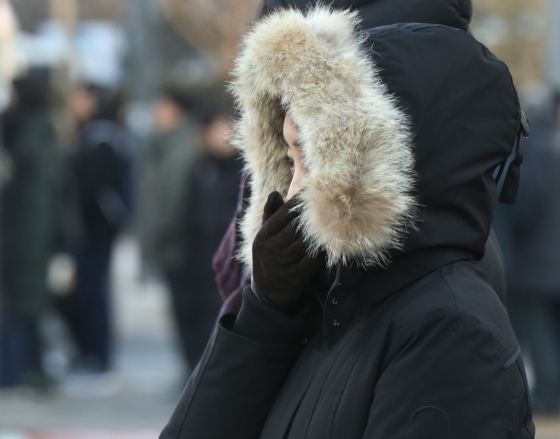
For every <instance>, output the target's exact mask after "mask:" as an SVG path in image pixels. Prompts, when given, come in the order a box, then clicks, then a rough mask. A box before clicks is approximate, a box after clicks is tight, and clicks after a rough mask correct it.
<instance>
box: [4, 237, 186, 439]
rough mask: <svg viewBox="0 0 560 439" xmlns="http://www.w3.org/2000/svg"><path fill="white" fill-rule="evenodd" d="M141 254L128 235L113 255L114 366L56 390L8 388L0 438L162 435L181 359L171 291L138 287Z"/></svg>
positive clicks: (89, 438)
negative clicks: (171, 313)
mask: <svg viewBox="0 0 560 439" xmlns="http://www.w3.org/2000/svg"><path fill="white" fill-rule="evenodd" d="M137 252H138V250H137V246H136V245H135V242H134V241H131V240H128V239H124V240H121V241H119V243H118V244H117V247H116V251H115V254H114V260H113V266H112V272H113V273H118V277H117V278H115V277H113V285H114V287H113V290H114V292H115V293H114V302H115V312H116V324H117V328H116V331H117V337H116V346H115V353H116V358H115V369H114V371H113V372H108V373H105V374H102V375H101V376H95V377H75V376H74V377H69V378H67V379H66V380H65V381H64V383H63V385H62V386H61V387H60V389H58V390H56V391H54V392H53V393H45V394H37V393H36V392H34V391H31V390H28V389H16V390H3V391H2V392H1V393H0V438H1V439H24V438H28V437H31V438H41V439H73V438H76V439H77V438H80V439H81V438H87V439H96V438H105V439H110V438H119V439H126V438H135V439H144V438H145V439H148V438H157V436H158V434H159V432H160V431H161V429H162V428H163V426H164V425H165V423H166V422H167V420H168V418H169V416H170V414H171V412H172V410H173V408H174V406H175V404H176V402H177V399H178V397H179V395H180V391H181V388H182V383H181V382H180V380H181V377H180V358H179V354H178V352H177V349H176V347H175V344H174V336H173V334H172V328H171V326H170V323H171V322H172V320H171V319H170V318H169V317H168V315H167V314H168V304H167V302H166V298H167V297H166V294H165V293H166V292H165V290H164V289H163V288H162V287H160V286H159V285H157V284H151V285H149V284H148V285H147V286H144V287H142V286H140V284H139V278H138V268H139V267H138V253H137ZM33 431H37V432H38V433H36V434H32V432H33ZM39 432H40V433H39Z"/></svg>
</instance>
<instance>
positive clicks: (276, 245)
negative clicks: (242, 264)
mask: <svg viewBox="0 0 560 439" xmlns="http://www.w3.org/2000/svg"><path fill="white" fill-rule="evenodd" d="M296 205H297V199H296V198H295V197H294V198H292V199H290V200H289V201H288V202H286V203H284V200H282V196H281V195H280V193H278V192H273V193H271V194H270V195H269V196H268V200H267V203H266V205H265V207H264V214H263V225H262V228H261V229H260V231H259V232H258V233H257V236H256V237H255V240H254V241H253V285H254V286H255V287H256V289H257V291H256V292H257V293H258V294H260V295H261V296H262V297H263V298H264V299H265V300H266V301H268V302H269V303H270V304H273V305H274V304H277V305H282V304H286V303H288V302H293V301H295V300H297V299H298V298H300V297H302V296H303V294H304V293H305V292H306V291H307V290H309V288H310V286H311V284H312V282H313V281H314V279H315V278H316V276H317V274H318V273H319V271H320V270H321V269H322V268H324V266H325V259H324V256H323V255H318V256H317V257H310V256H309V255H308V254H307V252H306V245H305V243H304V241H303V234H302V232H301V231H299V230H298V221H299V214H300V213H299V212H294V211H293V208H294V207H295V206H296Z"/></svg>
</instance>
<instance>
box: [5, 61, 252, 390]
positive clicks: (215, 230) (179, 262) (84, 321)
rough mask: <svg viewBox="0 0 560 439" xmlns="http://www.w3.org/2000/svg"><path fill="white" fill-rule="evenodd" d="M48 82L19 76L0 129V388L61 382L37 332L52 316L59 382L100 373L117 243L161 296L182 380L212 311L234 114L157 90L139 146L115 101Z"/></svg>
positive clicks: (232, 180) (234, 183)
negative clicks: (65, 342)
mask: <svg viewBox="0 0 560 439" xmlns="http://www.w3.org/2000/svg"><path fill="white" fill-rule="evenodd" d="M54 74H55V72H53V71H51V70H50V69H48V68H31V69H27V70H26V71H25V73H22V74H20V75H18V76H17V77H16V78H15V79H14V80H13V82H12V85H11V87H10V89H11V90H10V91H11V96H10V102H9V105H8V106H7V107H6V109H5V110H4V112H3V114H2V118H1V120H2V129H1V144H2V155H1V169H2V186H1V194H0V206H1V216H0V255H1V256H0V257H1V260H0V269H1V270H0V285H1V288H0V299H1V300H0V312H1V313H0V386H21V385H26V386H32V387H37V388H45V387H49V386H51V385H54V384H56V382H57V380H59V379H61V378H63V376H61V371H60V370H58V371H57V373H55V374H53V373H52V370H51V368H49V367H48V364H47V363H48V361H47V356H46V354H47V350H48V346H47V345H48V343H47V342H46V340H45V334H44V324H43V322H44V321H45V319H46V318H49V316H51V317H52V316H53V315H55V316H56V318H57V319H59V320H60V321H61V322H63V325H64V327H65V328H66V330H67V331H68V333H70V334H71V340H72V345H73V349H72V350H71V351H70V354H69V358H67V361H66V367H64V370H63V371H62V372H63V374H78V375H84V374H87V375H92V374H94V375H95V374H102V373H104V372H106V371H109V370H110V369H111V367H112V353H113V349H112V348H113V344H112V341H113V334H114V321H113V310H112V306H111V303H112V300H111V292H110V289H109V268H110V261H111V254H112V251H113V247H114V244H115V239H116V237H117V236H118V235H119V234H120V233H134V234H135V235H136V236H137V238H138V240H139V242H140V248H141V254H142V267H143V269H142V272H143V275H144V277H146V278H148V277H151V276H158V277H159V278H160V279H162V280H163V281H164V282H165V283H166V284H167V287H168V290H169V291H170V293H171V303H172V310H173V314H174V316H176V322H177V325H176V326H177V329H178V331H177V333H178V339H179V340H180V346H181V349H182V352H183V354H184V358H185V375H186V374H187V373H188V370H190V369H191V368H192V367H193V366H194V365H196V363H197V362H198V359H199V357H200V356H201V355H202V351H203V349H204V347H205V345H206V341H207V339H208V337H209V335H210V333H211V331H212V328H213V326H214V323H215V321H216V317H217V315H218V312H219V309H220V306H221V299H220V296H219V294H218V292H217V289H216V286H215V281H214V273H213V271H212V268H211V260H212V256H213V252H214V250H215V249H216V248H217V247H218V245H219V243H220V240H221V238H222V236H223V234H224V232H225V230H226V228H227V226H228V224H229V221H230V219H231V217H232V215H233V212H234V211H235V209H236V205H237V195H238V190H239V180H240V172H241V166H242V164H241V161H240V160H238V157H237V156H236V153H235V151H234V150H233V149H232V147H231V146H230V143H229V140H230V136H231V132H232V108H231V104H230V103H229V102H227V101H226V100H216V99H214V100H213V101H212V103H209V102H208V101H207V100H204V99H201V98H200V96H197V97H194V96H193V95H192V94H191V93H189V91H185V90H184V89H181V88H180V87H178V86H176V85H172V84H166V85H164V86H162V88H161V90H160V92H159V94H158V96H157V98H156V99H155V100H154V101H153V104H152V106H151V115H150V120H151V123H152V128H151V131H150V135H148V136H145V137H144V138H142V139H139V138H138V137H137V136H134V135H133V134H132V133H131V132H130V131H129V130H128V129H127V128H126V126H125V124H124V123H123V119H124V117H123V116H124V108H125V105H126V99H125V98H124V97H123V95H122V93H119V92H118V91H117V90H111V89H107V88H104V87H101V86H99V85H96V84H91V83H78V82H77V83H75V84H72V85H71V86H70V87H66V88H65V92H64V93H63V92H61V91H60V90H57V89H56V88H55V87H54V86H53V84H54ZM59 369H60V368H59Z"/></svg>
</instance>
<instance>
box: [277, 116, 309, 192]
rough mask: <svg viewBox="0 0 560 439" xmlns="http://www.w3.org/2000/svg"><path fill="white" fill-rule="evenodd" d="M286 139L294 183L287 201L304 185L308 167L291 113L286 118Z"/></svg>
mask: <svg viewBox="0 0 560 439" xmlns="http://www.w3.org/2000/svg"><path fill="white" fill-rule="evenodd" d="M283 131H284V141H285V142H286V145H287V146H288V154H287V155H288V157H287V159H288V160H289V161H290V168H291V170H292V183H291V184H290V189H289V190H288V196H287V197H286V201H287V200H289V199H290V198H292V197H293V196H294V195H295V194H296V193H297V192H298V191H299V190H300V189H301V188H302V187H303V181H304V179H305V177H306V176H307V169H306V168H305V166H304V164H303V151H302V150H301V146H300V144H299V133H298V130H297V127H296V125H295V124H294V122H293V120H292V118H291V117H290V115H286V117H285V119H284V130H283Z"/></svg>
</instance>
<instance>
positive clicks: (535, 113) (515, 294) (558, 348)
mask: <svg viewBox="0 0 560 439" xmlns="http://www.w3.org/2000/svg"><path fill="white" fill-rule="evenodd" d="M527 101H528V102H527V103H526V107H527V112H528V118H529V120H530V121H531V137H530V138H529V139H528V141H527V144H526V145H524V147H523V155H524V163H523V177H522V179H521V182H520V186H519V194H518V199H517V202H516V204H515V205H514V206H503V205H500V206H499V207H498V209H497V210H496V213H495V218H494V227H495V230H496V234H497V235H498V238H499V240H500V243H501V245H502V249H503V253H504V258H505V265H506V275H507V286H508V310H509V313H510V318H511V322H512V325H513V327H514V329H515V331H516V335H517V337H518V338H519V339H520V342H521V343H522V345H523V346H524V347H525V348H528V350H527V354H529V356H530V357H531V358H532V360H533V366H534V371H535V375H536V386H535V388H534V389H533V397H532V399H533V409H534V411H535V412H536V413H544V414H551V413H558V412H560V269H559V268H560V266H559V263H560V228H559V224H560V137H559V130H558V108H557V106H556V105H555V102H554V99H553V95H552V93H551V92H550V91H549V90H547V89H546V87H544V88H543V87H538V88H536V89H535V90H533V92H532V93H531V94H530V95H529V96H528V99H527Z"/></svg>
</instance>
